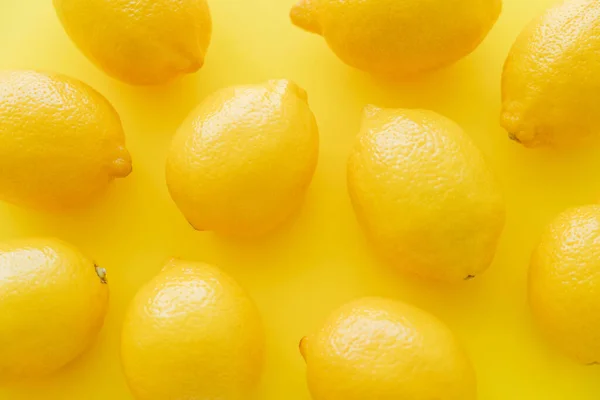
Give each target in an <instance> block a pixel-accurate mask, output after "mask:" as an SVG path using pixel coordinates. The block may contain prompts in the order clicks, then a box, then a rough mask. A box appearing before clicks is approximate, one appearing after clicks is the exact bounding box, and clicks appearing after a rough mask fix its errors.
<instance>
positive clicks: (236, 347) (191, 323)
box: [121, 260, 264, 400]
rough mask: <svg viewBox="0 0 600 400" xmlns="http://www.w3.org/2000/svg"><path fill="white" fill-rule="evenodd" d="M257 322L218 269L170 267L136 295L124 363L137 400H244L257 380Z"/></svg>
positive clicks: (259, 339) (259, 345)
mask: <svg viewBox="0 0 600 400" xmlns="http://www.w3.org/2000/svg"><path fill="white" fill-rule="evenodd" d="M263 346H264V338H263V330H262V325H261V321H260V317H259V315H258V312H257V310H256V307H255V305H254V303H253V302H252V300H251V299H250V298H249V297H248V295H247V294H246V292H245V291H244V290H242V288H240V286H239V285H238V284H237V283H236V282H235V281H234V280H233V279H232V278H230V277H229V276H227V275H226V274H224V273H223V272H222V271H221V270H219V269H218V268H215V267H212V266H209V265H206V264H201V263H195V262H189V261H182V260H171V261H170V262H169V263H168V264H167V266H166V267H165V268H164V269H163V271H162V272H161V273H159V274H158V275H157V276H156V277H155V278H154V279H153V280H151V281H150V282H149V283H148V284H146V285H145V286H144V287H142V289H140V291H139V292H138V293H137V294H136V296H135V298H134V299H133V301H132V304H131V306H130V307H129V311H128V313H127V316H126V318H125V323H124V326H123V335H122V352H121V354H122V361H123V367H124V370H125V375H126V377H127V381H128V383H129V386H130V388H131V390H132V392H133V394H134V397H135V398H136V399H138V400H165V399H173V400H175V399H178V400H179V399H181V400H183V399H190V400H191V399H198V400H200V399H202V400H204V399H207V400H208V399H219V400H245V399H248V398H249V397H250V393H251V392H252V391H253V389H254V387H255V386H256V385H257V383H258V381H259V380H260V375H261V368H262V363H263Z"/></svg>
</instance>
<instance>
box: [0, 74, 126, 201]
mask: <svg viewBox="0 0 600 400" xmlns="http://www.w3.org/2000/svg"><path fill="white" fill-rule="evenodd" d="M130 172H131V157H130V155H129V153H128V152H127V150H126V149H125V138H124V135H123V128H122V126H121V120H120V119H119V115H118V114H117V112H116V111H115V109H114V108H113V107H112V106H111V105H110V104H109V102H108V101H107V100H106V99H105V98H104V97H102V95H100V94H99V93H98V92H96V91H95V90H94V89H92V88H91V87H89V86H87V85H86V84H84V83H83V82H80V81H78V80H76V79H73V78H69V77H66V76H63V75H59V74H54V73H42V72H35V71H8V72H0V199H3V200H6V201H9V202H12V203H15V204H19V205H23V206H28V207H33V208H37V209H44V210H53V211H54V210H64V209H68V208H72V207H78V206H82V205H84V204H87V203H89V202H90V201H92V200H93V199H94V198H96V197H97V196H99V195H100V194H101V193H102V192H103V191H105V190H106V188H107V186H108V185H109V183H110V182H111V181H112V180H113V179H114V178H119V177H125V176H127V175H128V174H129V173H130Z"/></svg>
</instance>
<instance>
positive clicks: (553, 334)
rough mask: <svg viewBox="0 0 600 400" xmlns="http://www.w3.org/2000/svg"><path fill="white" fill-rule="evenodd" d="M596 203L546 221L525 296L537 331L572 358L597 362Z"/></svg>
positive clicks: (599, 250)
mask: <svg viewBox="0 0 600 400" xmlns="http://www.w3.org/2000/svg"><path fill="white" fill-rule="evenodd" d="M599 254H600V205H589V206H581V207H576V208H572V209H570V210H567V211H565V212H563V213H562V214H560V215H559V216H558V217H557V218H556V219H554V221H552V222H551V223H550V225H549V226H548V228H547V229H546V230H545V232H544V233H543V235H542V238H541V240H540V242H539V244H538V246H537V248H536V249H535V251H534V252H533V256H532V258H531V265H530V269H529V302H530V305H531V310H532V313H533V317H534V320H535V321H536V323H537V325H538V326H539V328H540V331H541V332H542V333H543V334H544V335H545V336H546V337H547V338H548V339H549V340H550V341H551V342H552V343H553V344H555V345H556V346H557V347H558V348H559V349H561V350H562V351H563V352H564V353H565V354H567V355H568V356H570V357H572V358H573V359H575V360H577V361H579V362H581V363H585V364H591V363H599V362H600V291H599V289H598V288H599V287H600V257H599Z"/></svg>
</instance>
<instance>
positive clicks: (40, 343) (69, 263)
mask: <svg viewBox="0 0 600 400" xmlns="http://www.w3.org/2000/svg"><path fill="white" fill-rule="evenodd" d="M106 282H107V281H106V271H105V270H104V269H103V268H100V267H98V266H96V265H94V263H93V262H92V261H90V260H89V259H87V258H86V257H84V256H83V255H82V254H81V253H80V252H79V251H78V250H77V249H75V248H73V247H72V246H70V245H69V244H67V243H64V242H61V241H59V240H56V239H26V240H18V241H10V242H3V243H0V354H2V357H0V382H11V381H17V380H21V379H27V378H35V377H39V376H43V375H47V374H50V373H52V372H55V371H56V370H58V369H60V368H61V367H63V366H65V365H66V364H68V363H69V362H71V361H72V360H74V359H75V358H77V357H78V356H79V355H80V354H81V353H83V352H84V350H86V349H87V348H88V347H89V346H90V344H91V343H92V342H93V341H94V340H95V338H96V336H97V335H98V332H99V331H100V329H101V327H102V324H103V322H104V315H105V313H106V309H107V306H108V285H107V284H106Z"/></svg>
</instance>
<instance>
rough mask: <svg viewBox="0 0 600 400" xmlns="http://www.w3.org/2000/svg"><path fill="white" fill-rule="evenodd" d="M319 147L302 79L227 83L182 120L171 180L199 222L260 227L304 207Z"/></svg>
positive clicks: (219, 228)
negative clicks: (235, 85) (258, 83)
mask: <svg viewBox="0 0 600 400" xmlns="http://www.w3.org/2000/svg"><path fill="white" fill-rule="evenodd" d="M318 147H319V134H318V129H317V124H316V122H315V117H314V116H313V113H312V112H311V110H310V108H309V106H308V103H307V97H306V92H305V91H304V90H302V89H301V88H299V87H298V86H297V85H296V84H294V83H292V82H290V81H288V80H272V81H268V82H266V83H263V84H260V85H248V86H237V87H231V88H227V89H222V90H219V91H218V92H216V93H214V94H213V95H211V96H209V97H208V98H207V99H205V100H204V101H203V102H202V104H200V105H199V106H198V108H196V110H194V111H193V112H192V113H191V114H190V116H189V117H188V118H187V120H186V121H185V122H184V123H183V124H182V125H181V127H180V128H179V130H178V132H177V134H176V135H175V138H174V139H173V144H172V145H171V150H170V152H169V156H168V160H167V169H166V171H167V184H168V186H169V191H170V192H171V196H172V197H173V200H174V201H175V203H176V204H177V206H178V207H179V209H180V210H181V211H182V212H183V214H184V215H185V217H186V218H187V219H188V221H189V222H190V224H192V225H193V226H194V227H195V228H196V229H198V230H209V231H215V232H217V233H220V234H225V235H234V236H251V235H260V234H264V233H266V232H268V231H271V230H273V229H275V228H276V227H278V226H279V225H281V224H282V223H283V222H284V221H286V220H287V219H288V218H289V217H290V216H291V215H292V214H293V213H294V212H296V211H297V210H298V209H299V207H300V205H301V204H302V201H303V199H304V195H305V192H306V190H307V188H308V186H309V184H310V181H311V179H312V176H313V173H314V170H315V167H316V164H317V157H318Z"/></svg>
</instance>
